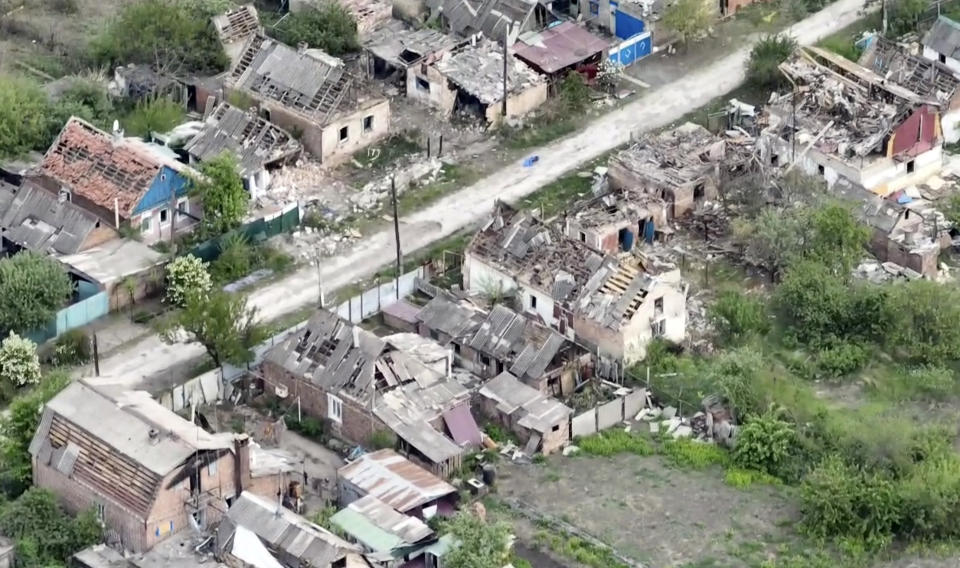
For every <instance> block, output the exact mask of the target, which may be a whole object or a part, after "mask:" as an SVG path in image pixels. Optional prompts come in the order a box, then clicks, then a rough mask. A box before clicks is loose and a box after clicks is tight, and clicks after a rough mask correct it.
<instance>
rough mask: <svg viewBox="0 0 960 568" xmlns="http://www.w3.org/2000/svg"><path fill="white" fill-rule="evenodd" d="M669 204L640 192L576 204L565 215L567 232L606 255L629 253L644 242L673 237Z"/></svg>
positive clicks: (613, 193)
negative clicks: (669, 235)
mask: <svg viewBox="0 0 960 568" xmlns="http://www.w3.org/2000/svg"><path fill="white" fill-rule="evenodd" d="M667 210H668V206H667V203H666V202H665V201H664V200H663V199H661V198H660V197H657V196H655V195H650V194H648V193H644V192H642V191H637V190H619V191H610V192H607V193H606V194H604V195H600V196H597V197H593V198H591V199H588V200H586V201H582V202H579V203H575V204H574V205H573V207H571V208H570V209H569V210H568V211H567V213H566V215H564V218H563V222H564V232H565V233H566V235H567V238H568V239H572V240H578V241H580V242H581V243H584V244H585V245H587V246H588V247H590V248H592V249H594V250H596V251H599V252H601V253H605V254H617V253H619V252H621V251H624V252H629V251H631V250H633V248H634V247H635V246H638V245H640V243H641V241H642V242H646V243H652V242H653V241H654V239H655V238H662V237H663V236H664V235H666V234H669V233H672V232H673V230H672V229H671V228H670V226H669V225H668V224H667Z"/></svg>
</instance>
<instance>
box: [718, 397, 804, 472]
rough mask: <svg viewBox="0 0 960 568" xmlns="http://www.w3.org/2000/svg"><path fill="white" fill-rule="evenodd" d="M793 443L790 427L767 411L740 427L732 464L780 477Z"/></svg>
mask: <svg viewBox="0 0 960 568" xmlns="http://www.w3.org/2000/svg"><path fill="white" fill-rule="evenodd" d="M794 443H795V433H794V429H793V426H792V425H791V424H790V423H788V422H785V421H784V420H781V419H780V418H779V417H778V416H776V415H775V414H774V413H773V412H767V413H766V414H763V415H762V416H757V417H754V418H753V419H751V420H750V421H749V422H747V423H746V424H744V425H742V426H741V427H740V430H739V431H738V432H737V445H736V448H734V451H733V462H734V463H735V464H737V466H739V467H741V468H744V469H749V470H754V471H759V472H763V473H767V474H769V475H773V476H780V475H782V473H783V469H784V464H785V463H786V461H787V460H788V459H789V458H790V451H791V448H792V447H793V445H794Z"/></svg>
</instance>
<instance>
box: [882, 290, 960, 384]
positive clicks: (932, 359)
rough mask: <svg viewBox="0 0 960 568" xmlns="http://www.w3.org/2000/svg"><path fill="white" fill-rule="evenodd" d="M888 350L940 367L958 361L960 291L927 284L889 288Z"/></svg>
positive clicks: (909, 358)
mask: <svg viewBox="0 0 960 568" xmlns="http://www.w3.org/2000/svg"><path fill="white" fill-rule="evenodd" d="M888 303H889V308H888V311H889V313H890V314H891V317H892V320H893V325H892V326H891V328H890V329H889V330H888V332H887V333H886V334H885V339H886V345H887V347H888V348H889V350H890V351H891V352H893V353H895V354H898V355H900V356H902V357H904V358H906V359H908V360H910V361H914V362H917V363H925V364H934V365H935V364H940V363H945V362H948V361H954V360H957V359H960V289H958V288H957V287H956V286H954V285H943V284H940V283H938V282H933V281H930V280H912V281H909V282H904V283H902V284H897V285H895V286H893V287H892V290H891V293H890V295H889V301H888Z"/></svg>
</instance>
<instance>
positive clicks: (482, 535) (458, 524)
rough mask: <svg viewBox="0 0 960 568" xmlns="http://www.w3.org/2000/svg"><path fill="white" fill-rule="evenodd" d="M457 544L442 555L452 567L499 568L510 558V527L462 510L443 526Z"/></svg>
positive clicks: (446, 563) (447, 564)
mask: <svg viewBox="0 0 960 568" xmlns="http://www.w3.org/2000/svg"><path fill="white" fill-rule="evenodd" d="M444 528H445V529H446V530H447V531H448V532H449V533H450V534H452V535H453V537H454V538H455V539H457V541H458V543H459V544H458V545H457V546H456V547H455V548H454V549H453V550H451V551H450V552H448V553H447V554H446V555H444V557H443V564H444V566H449V568H491V567H494V566H496V567H500V566H503V565H505V564H506V563H507V561H508V560H509V558H510V549H509V538H510V527H509V526H507V525H506V524H504V523H500V522H493V523H486V522H484V521H481V520H480V519H479V518H477V517H476V516H474V515H472V514H470V513H468V512H466V511H460V512H459V513H457V515H456V516H454V517H453V519H451V520H450V521H449V522H448V523H447V525H446V527H444Z"/></svg>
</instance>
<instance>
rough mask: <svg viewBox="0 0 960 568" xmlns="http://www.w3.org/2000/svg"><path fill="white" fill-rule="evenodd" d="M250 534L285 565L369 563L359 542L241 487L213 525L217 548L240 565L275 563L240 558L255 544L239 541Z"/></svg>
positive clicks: (355, 566) (359, 566)
mask: <svg viewBox="0 0 960 568" xmlns="http://www.w3.org/2000/svg"><path fill="white" fill-rule="evenodd" d="M251 534H252V535H253V536H255V537H256V538H257V539H259V540H260V542H261V543H262V544H263V545H264V546H265V547H266V548H267V551H268V552H269V553H270V554H271V555H272V556H273V558H274V559H275V562H276V561H279V565H280V566H284V567H286V568H302V567H306V566H310V567H313V568H326V567H329V568H368V567H369V564H368V563H367V562H366V560H364V558H363V555H362V550H361V549H360V547H359V546H357V545H355V544H351V543H349V542H347V541H345V540H344V539H342V538H340V537H339V536H337V535H335V534H333V533H332V532H330V531H328V530H327V529H325V528H323V527H321V526H319V525H317V524H315V523H312V522H310V521H308V520H307V519H305V518H303V517H302V516H300V515H298V514H296V513H294V512H293V511H291V510H289V509H286V508H284V507H282V506H280V505H279V504H278V503H277V501H276V499H270V498H264V497H261V496H258V495H254V494H251V493H250V492H248V491H245V492H244V493H243V494H241V495H240V496H239V497H238V498H237V500H236V501H235V502H234V503H233V504H232V505H231V506H230V509H229V511H227V515H226V518H225V519H224V520H223V522H222V523H221V524H220V526H219V527H217V533H216V536H215V538H216V543H217V549H218V550H219V551H221V552H222V551H225V550H232V551H233V556H235V557H236V556H238V555H239V556H240V558H239V560H241V563H242V565H243V566H256V567H257V568H271V567H276V566H277V565H276V564H274V563H273V562H271V563H269V564H264V563H263V562H262V560H261V561H260V562H251V560H253V558H244V554H243V553H242V552H241V550H250V549H252V548H254V546H255V544H256V543H249V542H242V539H247V538H250V536H251ZM229 565H231V566H233V564H229Z"/></svg>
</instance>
